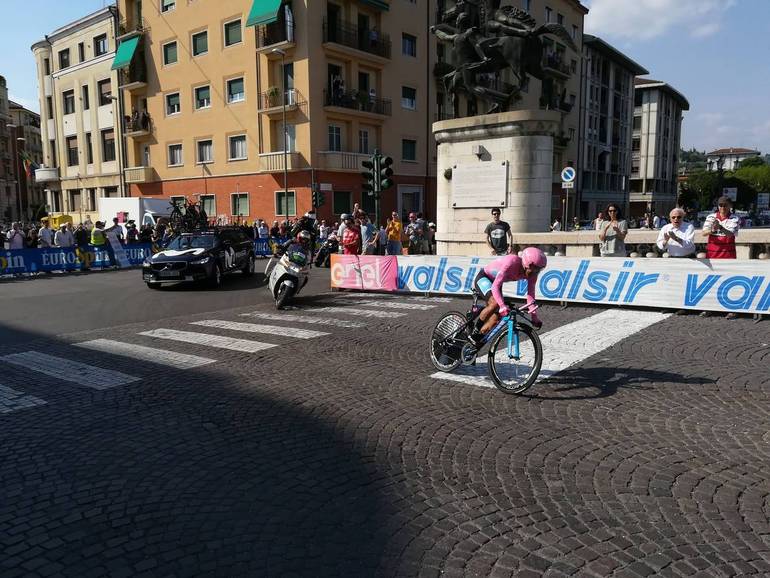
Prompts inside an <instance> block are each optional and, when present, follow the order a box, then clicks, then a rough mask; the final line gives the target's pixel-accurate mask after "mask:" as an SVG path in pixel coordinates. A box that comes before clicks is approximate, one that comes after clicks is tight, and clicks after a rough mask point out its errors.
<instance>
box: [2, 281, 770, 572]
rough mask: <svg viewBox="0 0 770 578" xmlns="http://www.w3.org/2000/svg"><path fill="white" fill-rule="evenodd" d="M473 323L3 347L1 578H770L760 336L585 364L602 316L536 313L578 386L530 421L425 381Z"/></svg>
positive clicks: (713, 328) (568, 383) (689, 323)
mask: <svg viewBox="0 0 770 578" xmlns="http://www.w3.org/2000/svg"><path fill="white" fill-rule="evenodd" d="M180 298H184V294H182V296H181V297H180ZM394 303H395V304H401V305H394ZM467 303H468V302H467V301H462V300H449V302H447V300H443V299H433V300H431V299H423V298H419V297H410V298H407V297H398V298H391V297H385V296H375V297H372V298H369V297H367V298H361V297H356V296H351V295H350V294H327V295H323V296H320V297H316V298H305V299H302V300H301V302H300V303H299V305H300V308H299V309H298V310H294V311H288V312H280V313H277V312H275V310H274V309H272V308H271V307H270V306H269V305H268V304H257V305H255V306H252V307H242V308H237V309H230V310H226V311H216V312H207V313H201V314H193V315H191V316H188V317H184V318H180V317H176V318H168V319H157V320H154V321H150V322H147V321H143V322H141V323H137V324H133V325H121V326H118V327H111V328H107V329H101V330H91V331H87V332H82V333H78V334H68V335H62V336H59V337H57V338H50V337H39V338H34V339H30V340H28V341H25V342H23V343H19V344H18V345H13V344H11V345H3V346H0V479H2V485H0V575H1V576H3V577H13V576H35V575H41V576H53V575H67V576H78V577H81V576H83V577H86V576H168V575H174V576H192V575H216V576H279V575H281V576H283V575H302V576H375V575H378V576H396V575H398V576H417V575H419V576H439V575H443V576H517V577H526V576H540V575H546V576H572V575H576V576H577V575H579V576H610V575H616V576H650V575H656V576H689V575H698V574H699V575H708V576H731V575H746V574H759V575H768V574H770V523H769V522H768V510H769V509H770V498H769V496H770V448H769V446H768V442H769V441H770V434H768V423H770V421H768V418H769V417H770V415H769V414H770V395H768V389H770V372H768V368H770V348H768V343H769V342H770V330H768V324H767V322H763V323H760V324H753V323H751V322H750V320H746V319H740V320H736V321H730V322H728V321H725V320H724V319H723V318H719V317H712V318H707V319H703V318H699V317H694V316H685V317H673V316H660V315H659V314H658V313H657V312H648V314H649V316H650V317H649V323H648V324H647V325H646V326H645V327H644V328H642V329H640V330H638V331H636V332H629V335H628V336H626V337H625V338H623V339H621V340H620V341H618V342H615V343H607V344H600V345H599V347H595V345H596V342H597V341H600V338H601V336H603V335H605V334H608V333H610V332H611V331H613V330H615V329H616V327H613V323H612V322H611V321H609V320H607V318H606V314H605V317H597V318H596V319H597V320H599V321H600V323H599V322H597V323H593V322H592V321H591V319H592V318H593V317H594V316H597V315H600V314H602V311H601V310H600V309H594V308H583V307H569V308H568V309H565V310H561V309H559V308H557V307H555V306H545V307H544V311H543V315H542V317H543V318H544V321H545V323H546V327H545V328H544V329H543V334H544V338H545V337H546V336H547V332H548V331H550V330H556V329H559V328H566V329H565V330H564V331H562V334H566V335H570V334H573V340H572V341H569V340H568V339H567V338H566V337H561V339H562V341H564V340H567V341H569V342H567V341H564V343H563V344H562V345H563V346H564V347H566V348H568V349H570V350H571V353H572V354H574V355H575V359H576V360H577V361H576V362H575V364H574V365H571V366H570V367H567V368H563V369H562V370H561V371H560V372H558V373H555V374H554V375H552V376H550V377H548V378H547V379H546V380H544V381H543V382H541V383H539V384H537V385H536V386H534V387H533V388H532V389H531V390H530V391H529V392H528V395H526V396H519V397H516V396H507V395H504V394H502V393H500V392H498V391H497V390H496V389H494V388H489V387H482V386H478V385H471V383H474V382H473V380H470V381H469V382H468V383H461V382H457V381H451V380H448V379H445V378H442V377H441V376H436V375H435V373H436V372H435V370H434V369H433V367H432V366H431V364H430V362H429V360H428V357H427V342H428V336H429V334H430V330H431V329H432V325H433V324H434V323H435V321H436V320H437V319H438V317H439V316H440V315H441V314H442V313H443V312H444V311H448V310H452V309H455V310H456V309H462V308H463V307H467ZM404 305H406V306H404ZM346 309H347V310H348V311H345V310H346ZM362 311H365V312H364V313H362ZM639 315H641V316H642V317H644V315H645V313H644V312H642V313H640V314H639ZM656 315H657V316H658V317H654V316H656ZM289 318H294V321H293V322H292V323H291V324H290V327H292V328H294V329H301V330H305V331H298V332H294V333H293V334H292V335H291V336H287V335H279V334H276V333H275V332H274V331H273V330H272V329H270V327H269V326H275V325H281V324H283V323H284V320H285V319H289ZM582 320H587V321H585V322H584V323H582V324H579V325H573V326H570V324H572V323H576V322H580V321H582ZM592 323H593V324H592ZM615 325H621V324H615ZM642 325H644V324H642ZM265 326H268V327H265ZM568 326H569V327H568ZM572 327H575V328H578V327H580V328H583V329H582V330H581V331H582V332H581V331H578V330H577V329H576V330H575V331H574V332H573V331H572V329H571V328H572ZM640 327H641V325H640ZM605 345H606V346H607V347H606V348H605ZM591 347H593V349H591ZM583 350H585V351H589V350H590V351H597V350H598V352H595V353H592V354H590V355H589V356H582V357H581V354H580V352H581V351H583ZM30 352H36V353H30Z"/></svg>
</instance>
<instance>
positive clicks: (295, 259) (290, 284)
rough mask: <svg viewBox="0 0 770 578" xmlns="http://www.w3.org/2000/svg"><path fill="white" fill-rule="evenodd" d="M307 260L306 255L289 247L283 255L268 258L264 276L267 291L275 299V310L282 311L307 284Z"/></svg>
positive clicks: (308, 263) (308, 265) (308, 270)
mask: <svg viewBox="0 0 770 578" xmlns="http://www.w3.org/2000/svg"><path fill="white" fill-rule="evenodd" d="M309 260H310V259H309V257H308V255H307V253H305V252H304V251H302V250H300V249H299V248H294V247H289V249H288V250H287V251H286V252H285V253H284V254H283V255H273V256H272V257H271V258H270V260H269V261H268V263H267V267H265V276H266V277H268V279H269V280H268V289H269V290H270V294H271V295H272V296H273V299H275V308H276V309H283V307H284V305H286V304H288V303H289V301H291V299H292V298H294V297H296V296H297V295H298V294H299V292H300V291H302V288H303V287H304V286H305V285H306V284H307V282H308V278H309V276H310V262H309ZM273 264H274V266H273V267H272V271H271V265H273Z"/></svg>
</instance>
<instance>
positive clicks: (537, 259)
mask: <svg viewBox="0 0 770 578" xmlns="http://www.w3.org/2000/svg"><path fill="white" fill-rule="evenodd" d="M547 263H548V258H547V257H546V256H545V253H543V252H542V251H541V250H540V249H538V248H537V247H527V248H526V249H524V250H523V251H522V252H521V264H522V266H523V267H524V268H525V269H529V268H530V267H537V268H538V269H545V266H546V264H547Z"/></svg>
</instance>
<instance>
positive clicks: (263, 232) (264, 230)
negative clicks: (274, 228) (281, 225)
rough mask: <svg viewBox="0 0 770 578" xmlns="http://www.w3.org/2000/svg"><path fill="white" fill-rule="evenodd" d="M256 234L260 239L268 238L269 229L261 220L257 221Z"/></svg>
mask: <svg viewBox="0 0 770 578" xmlns="http://www.w3.org/2000/svg"><path fill="white" fill-rule="evenodd" d="M257 233H258V234H259V238H260V239H267V238H268V237H269V236H270V229H269V228H268V226H267V223H265V222H264V221H263V220H262V219H260V220H259V227H258V228H257Z"/></svg>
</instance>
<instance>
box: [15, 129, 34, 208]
mask: <svg viewBox="0 0 770 578" xmlns="http://www.w3.org/2000/svg"><path fill="white" fill-rule="evenodd" d="M26 142H27V139H25V138H24V137H21V136H17V137H16V152H17V155H16V156H17V157H18V151H19V144H18V143H26ZM24 150H25V151H26V150H27V148H26V147H24ZM18 162H19V159H18V158H17V159H16V163H18ZM16 166H17V167H18V166H19V165H18V164H17V165H16ZM21 168H22V169H24V164H23V163H22V167H21ZM22 172H24V193H25V194H26V195H27V204H29V195H30V194H31V191H30V190H29V180H28V177H27V173H26V171H23V170H22V171H20V172H19V179H18V187H19V194H18V195H17V199H18V201H19V221H21V218H22V215H23V214H24V205H23V201H22V200H21V173H22Z"/></svg>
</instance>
